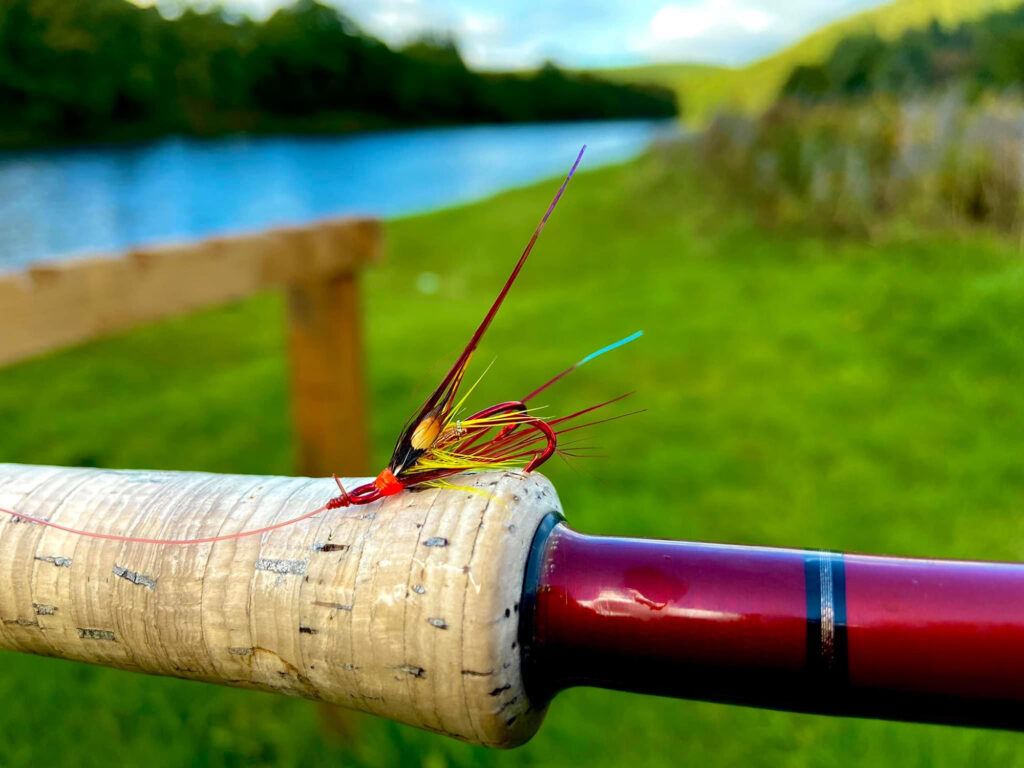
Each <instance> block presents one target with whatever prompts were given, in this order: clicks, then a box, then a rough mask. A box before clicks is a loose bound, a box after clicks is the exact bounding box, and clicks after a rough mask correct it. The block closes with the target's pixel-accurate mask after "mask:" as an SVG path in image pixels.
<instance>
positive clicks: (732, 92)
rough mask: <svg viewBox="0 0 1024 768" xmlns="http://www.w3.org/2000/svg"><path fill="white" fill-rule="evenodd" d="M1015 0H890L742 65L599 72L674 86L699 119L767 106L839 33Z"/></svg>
mask: <svg viewBox="0 0 1024 768" xmlns="http://www.w3.org/2000/svg"><path fill="white" fill-rule="evenodd" d="M1020 4H1021V0H973V1H972V2H964V1H963V0H892V2H889V3H886V4H884V5H881V6H879V7H877V8H872V9H871V10H868V11H864V12H862V13H858V14H855V15H853V16H850V17H849V18H846V19H842V20H841V21H837V22H834V23H832V24H828V25H826V26H824V27H822V28H821V29H818V30H815V31H814V32H812V33H811V34H810V35H808V36H807V37H805V38H803V39H802V40H800V41H799V42H797V43H794V44H793V45H791V46H789V47H788V48H784V49H783V50H781V51H779V52H778V53H774V54H772V55H771V56H766V57H765V58H763V59H759V60H758V61H755V62H753V63H752V64H748V65H747V66H745V67H714V66H706V65H696V64H654V65H651V66H646V67H630V68H624V69H618V70H607V71H602V74H606V75H611V76H613V77H615V78H617V79H621V80H626V81H633V82H655V83H659V84H661V85H665V86H668V87H670V88H674V89H675V90H676V93H677V94H678V96H679V100H680V104H682V106H683V111H684V117H685V119H686V120H687V122H690V123H693V124H695V125H700V124H703V123H705V122H707V120H708V119H710V118H711V117H713V116H714V114H715V113H716V112H717V111H719V110H722V109H726V108H729V109H738V110H741V111H745V112H756V111H759V110H761V109H763V108H764V107H766V106H768V105H769V104H771V102H772V101H773V100H774V99H775V96H776V94H777V93H778V92H779V89H780V88H781V87H782V84H783V83H784V82H785V81H786V78H787V77H789V74H790V72H792V71H793V68H794V67H796V66H797V65H799V64H817V63H819V62H820V61H823V60H824V59H825V58H827V57H828V55H829V54H830V53H832V50H833V49H834V48H835V47H836V43H838V42H839V41H840V40H841V39H843V38H844V37H848V36H850V35H855V34H861V33H865V32H872V31H873V32H877V33H878V34H879V35H881V36H882V37H884V38H887V39H891V38H895V37H898V36H899V35H901V34H902V33H903V32H905V31H906V30H908V29H914V28H920V27H924V26H925V25H927V24H928V23H929V22H931V21H932V20H933V19H935V20H937V21H938V22H939V23H941V24H943V25H946V26H952V25H955V24H958V23H960V22H963V21H969V20H971V19H976V18H979V17H981V16H984V15H986V14H989V13H994V12H996V11H1001V10H1006V9H1008V8H1016V7H1017V6H1019V5H1020Z"/></svg>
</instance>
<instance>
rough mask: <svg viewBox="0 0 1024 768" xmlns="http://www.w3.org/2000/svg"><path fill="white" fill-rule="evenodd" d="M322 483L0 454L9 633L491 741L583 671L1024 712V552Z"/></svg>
mask: <svg viewBox="0 0 1024 768" xmlns="http://www.w3.org/2000/svg"><path fill="white" fill-rule="evenodd" d="M341 482H342V485H343V486H344V487H345V488H348V489H352V488H355V487H358V486H359V485H360V484H361V483H363V482H365V481H364V480H342V481H341ZM460 482H461V481H460ZM332 487H334V481H333V480H331V479H329V478H328V479H309V478H288V477H265V476H245V475H210V474H205V473H191V472H146V471H114V470H99V469H79V468H74V469H72V468H59V467H36V466H24V465H16V464H0V507H4V508H9V509H18V510H22V511H23V512H24V513H25V515H26V516H28V517H23V518H21V517H10V518H9V519H7V520H5V521H3V522H2V523H0V648H6V649H10V650H15V651H22V652H28V653H39V654H44V655H48V656H58V657H63V658H68V659H76V660H79V661H87V662H92V663H98V664H103V665H106V666H112V667H118V668H123V669H130V670H134V671H139V672H146V673H151V674H161V675H172V676H175V677H183V678H189V679H195V680H204V681H207V682H213V683H220V684H226V685H233V686H242V687H247V688H256V689H260V690H269V691H275V692H281V693H286V694H290V695H298V696H303V697H306V698H310V699H315V700H319V701H326V702H332V703H337V704H342V705H344V706H347V707H351V708H354V709H358V710H362V711H366V712H371V713H373V714H377V715H380V716H383V717H388V718H391V719H393V720H397V721H400V722H403V723H408V724H410V725H414V726H418V727H420V728H425V729H427V730H430V731H434V732H437V733H442V734H445V735H448V736H451V737H454V738H458V739H461V740H463V741H468V742H472V743H476V744H482V745H487V746H492V747H512V746H516V745H518V744H522V743H523V742H525V741H526V740H528V739H529V738H530V737H531V736H532V735H533V734H534V733H535V732H536V731H537V729H538V728H539V727H540V725H541V721H542V719H543V716H544V713H545V711H546V710H547V708H548V706H549V704H550V705H551V706H557V694H558V693H559V692H560V691H562V690H565V689H566V688H569V687H572V686H579V685H587V686H597V687H603V688H614V689H619V690H626V691H635V692H638V693H647V694H657V695H663V696H675V697H681V698H696V699H704V700H708V701H720V702H728V703H733V704H743V705H749V706H757V707H768V708H774V709H786V710H795V711H801V712H816V713H823V714H830V715H853V716H859V717H872V718H888V719H898V720H914V721H924V722H939V723H950V724H959V725H972V726H987V727H994V728H1008V729H1021V728H1022V727H1024V709H1022V701H1024V653H1021V649H1022V648H1024V565H1020V564H1012V563H982V562H963V561H952V560H921V559H908V558H896V557H875V556H866V555H849V554H846V555H844V554H840V553H836V552H821V551H804V550H796V549H773V548H764V547H747V546H730V545H724V544H706V543H690V542H678V541H659V540H650V539H630V538H616V537H603V536H592V535H586V534H582V533H578V532H576V531H573V530H572V529H571V528H570V527H569V526H568V525H567V523H566V522H565V521H564V520H563V517H562V508H561V505H560V503H559V500H558V497H557V494H556V493H555V490H554V488H553V487H552V485H551V484H550V483H549V482H548V481H547V480H546V479H545V478H544V477H542V476H541V475H539V474H536V473H531V474H524V473H521V472H508V471H506V472H484V473H480V474H476V475H470V476H468V477H467V479H466V480H465V483H464V487H462V488H458V489H452V488H434V487H423V488H421V489H409V490H407V491H405V492H404V493H401V494H396V495H393V496H388V497H387V498H384V499H382V500H380V501H379V502H377V503H375V504H374V505H373V506H358V505H357V506H352V507H349V508H340V509H321V510H320V511H319V512H318V513H317V514H315V515H312V516H304V517H303V513H304V512H305V511H307V510H309V509H311V508H315V507H316V505H317V504H318V503H320V502H322V500H323V499H324V498H325V494H329V493H330V492H331V488H332ZM29 517H33V518H39V519H45V520H47V521H48V522H50V523H57V524H58V525H64V526H66V527H69V528H88V529H90V530H93V531H96V532H100V533H102V532H104V531H118V532H123V533H125V534H128V535H130V536H132V537H135V538H137V539H142V540H143V541H129V542H125V541H117V540H111V539H103V538H96V537H82V536H79V535H77V534H75V533H70V532H68V531H66V530H60V529H58V528H55V527H53V526H51V525H43V524H40V523H37V522H33V521H32V520H30V519H29ZM296 517H302V519H300V520H299V521H297V522H294V523H292V524H290V525H287V526H283V527H275V526H277V524H278V523H280V522H282V521H289V520H292V519H293V518H296ZM262 528H266V529H268V530H267V532H266V533H264V534H262V535H258V536H256V535H253V536H245V537H241V538H228V539H224V540H219V541H213V542H207V543H201V544H190V545H188V546H176V545H170V544H151V543H145V540H148V539H159V538H166V537H167V536H168V535H170V534H171V533H172V532H184V533H187V534H188V536H189V538H192V539H201V538H204V537H206V538H216V537H223V536H225V535H229V534H231V533H233V532H236V531H247V530H254V529H262Z"/></svg>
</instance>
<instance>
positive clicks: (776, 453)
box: [0, 154, 1024, 768]
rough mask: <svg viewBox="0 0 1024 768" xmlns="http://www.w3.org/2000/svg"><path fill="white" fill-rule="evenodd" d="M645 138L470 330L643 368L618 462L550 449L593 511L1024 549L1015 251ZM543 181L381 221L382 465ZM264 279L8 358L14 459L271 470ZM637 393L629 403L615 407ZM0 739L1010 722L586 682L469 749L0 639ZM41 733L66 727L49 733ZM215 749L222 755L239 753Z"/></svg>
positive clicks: (524, 351)
mask: <svg viewBox="0 0 1024 768" xmlns="http://www.w3.org/2000/svg"><path fill="white" fill-rule="evenodd" d="M673 163H674V164H673V165H666V161H665V159H664V158H663V157H661V156H660V155H658V154H648V155H646V156H645V157H643V158H641V159H640V160H638V161H635V162H632V163H629V164H626V165H622V166H616V167H609V168H605V169H602V170H598V171H586V170H585V171H584V172H582V173H581V174H580V175H579V176H578V177H577V178H576V179H574V181H573V182H572V185H571V186H570V188H569V189H568V191H567V192H566V195H565V198H564V199H563V201H562V202H561V203H560V205H559V208H558V209H557V210H556V212H555V214H554V215H553V217H552V219H551V221H550V223H549V225H548V227H547V228H546V229H545V231H544V234H543V236H542V238H541V240H540V241H539V242H538V245H537V248H536V250H535V252H534V255H533V257H532V260H531V262H530V263H529V264H528V265H527V267H526V269H525V270H524V273H523V275H522V279H521V282H520V284H518V285H517V286H516V287H515V289H514V290H513V292H512V294H511V295H510V296H509V299H508V301H507V303H506V306H505V307H504V308H503V310H502V313H501V315H500V316H499V317H498V319H497V320H496V322H495V325H494V327H493V328H492V329H491V331H490V333H489V335H488V338H487V339H486V342H485V344H484V345H483V347H482V348H481V354H480V355H479V356H478V364H477V365H476V366H474V370H476V371H480V370H482V369H483V367H484V366H485V365H486V363H487V362H489V361H490V360H491V359H492V358H494V357H496V358H497V359H496V362H495V365H494V367H493V368H492V369H491V372H490V373H489V374H488V376H487V377H485V379H484V380H483V382H482V383H481V384H480V387H479V388H478V390H477V392H475V393H474V396H473V401H474V402H476V403H486V402H490V401H496V400H499V399H505V398H507V397H508V396H515V395H519V394H522V393H524V392H527V391H530V389H532V388H533V386H535V385H536V384H537V383H539V382H541V381H544V380H546V379H547V378H548V377H550V376H551V375H552V374H553V373H555V372H557V371H559V370H562V369H563V368H565V367H566V366H567V365H568V364H570V363H571V362H573V361H575V360H578V359H580V358H581V357H583V356H584V355H585V354H587V353H588V352H590V351H592V350H593V349H596V348H598V347H600V346H603V345H604V344H606V343H608V342H610V341H613V340H615V339H618V338H621V337H622V336H625V335H627V334H628V333H631V332H633V331H634V330H637V329H641V328H642V329H643V330H644V331H645V333H646V335H645V337H644V338H643V340H641V341H639V342H636V343H634V344H631V345H628V346H627V347H625V348H623V349H622V350H617V351H616V352H614V353H613V354H609V355H605V356H602V357H601V358H599V359H598V360H595V361H594V362H593V363H590V364H588V365H587V366H586V367H584V368H583V369H581V370H579V371H577V372H575V373H573V374H572V377H570V378H567V379H566V380H564V381H563V382H561V383H560V384H559V385H558V386H557V387H555V388H552V390H550V392H549V397H548V399H547V400H546V401H545V402H546V403H547V404H549V405H550V407H551V410H552V412H559V413H560V412H565V411H568V410H570V409H575V408H578V407H584V406H586V405H589V404H591V403H594V402H597V401H599V400H602V399H606V398H608V397H611V396H615V395H617V394H620V393H622V392H626V391H631V390H636V394H635V395H634V396H633V397H632V398H631V399H632V403H630V404H629V406H628V408H634V407H639V408H646V409H647V412H646V413H644V414H641V415H639V416H634V417H630V418H628V419H625V420H623V421H620V422H612V423H609V424H605V425H601V426H599V427H597V428H596V429H595V430H594V431H593V432H592V433H591V436H590V438H589V439H588V443H590V444H593V445H598V446H601V447H602V450H601V451H599V452H600V453H602V454H605V455H606V456H607V458H605V459H599V460H594V461H591V462H587V463H582V464H580V465H579V467H578V469H579V472H578V473H576V472H573V471H572V470H570V469H568V468H566V467H564V466H562V465H561V463H560V462H557V461H553V462H551V463H549V464H548V465H547V466H546V467H545V473H546V474H549V475H550V476H551V477H552V478H553V479H554V481H555V482H556V485H557V487H558V489H559V494H560V496H561V498H562V502H563V505H564V507H565V509H566V513H567V515H568V517H569V520H570V522H571V523H572V524H573V526H574V527H576V528H579V529H581V530H584V531H588V532H601V533H609V534H630V535H641V536H663V537H669V538H685V539H693V540H706V541H726V542H737V543H756V544H765V545H779V546H787V545H788V546H803V547H822V548H829V549H845V550H857V551H874V552H883V553H893V554H902V555H926V556H949V557H974V558H991V559H1015V560H1019V559H1021V558H1022V557H1024V551H1022V545H1021V541H1024V538H1022V533H1024V530H1022V525H1024V523H1022V522H1021V515H1020V510H1021V509H1022V508H1024V472H1022V471H1021V469H1020V466H1019V455H1018V453H1019V452H1018V451H1017V447H1016V446H1017V445H1018V442H1019V436H1020V434H1022V432H1024V403H1022V401H1021V399H1020V397H1019V382H1020V380H1021V376H1022V374H1024V345H1022V342H1021V339H1024V299H1022V298H1021V296H1022V292H1021V290H1020V284H1021V268H1020V259H1019V253H1018V247H1017V244H1016V243H1015V242H1008V241H1006V240H1003V239H1000V238H998V237H995V236H990V235H986V234H978V233H974V234H957V233H956V232H948V231H947V232H944V233H932V232H929V231H925V230H912V231H911V230H903V231H901V232H900V233H898V234H893V235H891V236H887V237H885V238H883V239H880V240H878V241H875V242H865V241H860V240H854V239H846V240H838V241H837V240H833V239H828V238H826V237H824V236H820V235H814V236H801V235H799V234H795V233H794V232H793V231H792V230H787V231H781V230H780V231H774V232H764V231H762V230H761V229H759V228H758V226H757V224H756V216H755V214H754V213H753V212H751V211H750V210H747V209H745V208H744V207H743V206H742V205H740V204H738V203H729V202H727V201H725V200H723V199H721V198H719V197H717V196H715V195H711V194H709V193H708V191H707V189H706V188H704V187H702V186H701V185H700V184H699V183H698V182H696V181H695V178H694V177H693V176H691V175H689V173H687V171H686V169H685V168H684V167H681V166H680V165H679V164H678V161H673ZM556 186H557V182H556V181H553V180H549V181H546V182H544V183H542V184H538V185H533V186H530V187H528V188H525V189H516V190H512V191H509V192H505V193H502V194H500V195H498V196H496V197H494V198H492V199H489V200H486V201H483V202H480V203H477V204H474V205H471V206H465V207H460V208H454V209H450V210H446V211H441V212H436V213H431V214H426V215H421V216H414V217H408V218H403V219H398V220H393V221H389V222H388V224H387V226H386V238H387V251H388V252H387V256H386V260H385V261H384V263H383V264H381V265H380V267H379V268H375V269H374V270H373V271H372V272H371V273H369V274H368V275H367V276H366V279H365V283H364V285H365V294H364V295H365V313H366V334H367V337H366V338H367V356H368V363H369V365H368V371H369V389H370V393H371V401H372V408H373V410H372V437H373V444H374V449H375V457H376V460H377V461H378V463H382V462H383V461H385V460H386V456H387V454H388V453H389V449H390V447H391V445H392V444H393V440H394V437H395V433H396V430H397V429H398V428H399V427H400V425H401V424H402V423H403V422H404V420H405V418H406V417H407V415H408V412H409V411H410V410H411V409H412V408H413V407H414V406H415V405H416V404H417V395H420V394H422V392H423V391H424V389H425V388H429V385H430V383H431V382H432V381H433V380H434V378H436V377H437V376H438V375H440V374H442V373H443V372H444V370H445V368H446V365H447V363H449V362H450V359H451V358H452V357H453V355H454V354H456V353H457V351H458V349H459V348H460V347H461V345H462V344H463V343H464V342H465V340H466V337H467V336H468V334H469V333H470V331H471V329H472V328H473V327H474V325H475V323H476V321H477V320H478V319H479V317H480V314H481V313H482V312H483V311H484V310H485V309H486V306H487V305H488V303H489V301H490V299H491V298H492V297H493V295H494V293H495V291H496V290H497V289H498V287H500V284H501V282H502V280H503V279H504V277H505V275H506V274H507V271H508V269H509V268H510V267H511V264H512V263H513V262H514V260H515V258H516V257H517V256H518V253H519V251H520V248H521V247H522V245H523V244H524V243H525V241H526V240H527V238H528V237H529V234H530V232H531V231H532V229H533V226H534V225H535V223H536V221H537V219H538V218H539V216H540V215H541V213H542V212H543V210H544V207H545V206H546V205H547V202H548V200H549V199H550V196H551V194H552V192H553V191H554V188H555V187H556ZM283 341H284V340H283V323H282V306H281V301H280V299H279V298H278V297H276V296H262V297H257V298H254V299H252V300H249V301H245V302H241V303H239V304H236V305H232V306H229V307H225V308H222V309H218V310H214V311H210V312H204V313H200V314H197V315H194V316H191V317H187V318H181V319H177V320H173V321H170V322H167V323H162V324H160V325H157V326H154V327H150V328H145V329H141V330H139V331H137V332H134V333H130V334H127V335H125V336H122V337H119V338H116V339H110V340H105V341H101V342H96V343H93V344H89V345H86V346H84V347H81V348H78V349H75V350H70V351H68V352H64V353H61V354H58V355H54V356H51V357H47V358H44V359H40V360H36V361H32V362H29V363H25V364H22V365H19V366H16V367H13V368H8V369H3V370H0V423H2V424H3V425H4V427H5V429H4V430H3V431H0V456H2V457H3V459H4V460H6V461H20V462H29V463H55V464H92V465H99V466H113V467H153V468H180V469H203V470H210V471H217V472H273V473H287V472H289V471H290V469H291V466H292V465H291V461H292V456H291V451H292V448H291V438H290V429H289V416H288V413H287V408H288V398H287V391H286V381H285V364H284V358H283ZM626 409H627V407H624V408H623V410H626ZM0 695H3V696H5V697H6V698H7V700H8V701H17V702H21V703H20V704H19V705H18V706H12V707H10V708H9V709H8V711H7V714H6V715H5V717H4V718H3V720H2V722H0V763H2V764H26V763H30V762H35V763H45V764H48V765H54V766H63V765H67V766H71V765H75V766H83V765H100V764H104V765H109V764H131V763H133V762H136V761H137V760H138V756H139V755H147V761H148V763H149V765H151V766H152V767H153V768H159V767H160V766H171V765H181V764H196V765H209V766H221V765H275V766H300V765H303V766H305V765H311V764H321V763H327V762H333V763H341V764H346V765H357V766H385V765H396V764H408V765H427V766H442V765H453V766H481V765H508V766H512V765H523V764H526V765H562V764H586V765H595V766H618V765H622V764H635V765H645V766H669V765H677V764H678V763H679V759H680V755H685V756H686V761H687V762H693V763H695V764H709V765H719V764H726V765H739V764H745V765H751V766H774V765H779V764H786V765H795V766H815V765H823V764H829V765H852V764H862V763H866V762H881V761H885V762H895V761H897V760H898V761H900V762H901V764H907V765H910V766H926V765H927V766H959V765H963V764H966V763H968V762H971V763H975V764H986V765H987V764H999V765H1003V766H1017V765H1024V750H1021V745H1022V741H1021V738H1022V737H1021V736H1019V735H1016V734H1009V733H1001V732H989V731H977V730H957V729H951V728H944V727H938V726H915V725H902V724H892V723H875V722H866V721H857V720H832V719H828V718H822V717H810V716H800V715H791V714H783V713H773V712H760V711H755V710H745V709H740V708H733V707H725V706H719V705H710V704H702V703H693V702H679V701H672V700H668V699H658V698H642V697H636V696H629V695H627V694H618V693H610V692H602V691H594V690H575V691H570V692H569V693H567V694H564V695H562V696H560V697H559V698H558V699H557V700H556V701H555V702H554V703H553V705H552V707H551V712H550V714H549V716H548V719H547V722H546V723H545V725H544V727H542V729H541V731H540V733H539V735H538V737H537V738H536V739H535V740H534V741H533V742H531V743H530V744H528V745H527V746H526V747H524V748H522V749H520V750H516V751H514V752H508V753H499V752H486V751H483V750H480V749H476V748H472V747H468V746H465V745H461V744H458V743H454V742H450V741H447V740H445V739H443V738H442V737H439V736H433V735H430V734H427V733H423V732H419V731H415V730H412V729H408V728H405V727H401V726H396V725H393V724H390V723H386V722H384V721H381V720H377V719H372V718H360V719H359V720H357V721H355V724H354V725H353V724H352V723H350V724H349V727H352V728H354V729H355V730H354V731H353V732H351V733H347V734H343V735H339V736H338V737H337V738H331V737H328V736H326V735H324V733H323V732H322V731H321V729H320V727H319V726H318V723H317V720H316V717H315V714H314V709H313V707H312V705H309V704H308V703H306V702H302V701H296V700H291V699H285V698H279V697H273V696H270V695H267V694H261V693H254V692H248V691H235V690H225V689H218V688H212V687H203V686H200V685H198V684H192V683H185V682H181V681H175V680H165V679H159V678H149V677H144V676H133V675H129V674H123V673H117V672H113V671H110V670H102V669H95V668H90V667H82V666H77V665H74V664H68V663H63V662H55V661H52V660H48V659H35V658H30V657H20V656H15V655H12V654H0ZM44 729H45V732H47V733H50V734H60V739H61V742H62V743H65V744H67V745H68V746H67V748H62V749H55V748H54V747H53V745H52V744H50V743H48V742H46V741H42V740H40V739H38V738H37V737H36V736H34V735H33V734H36V733H38V732H40V731H42V730H44ZM228 755H230V756H231V757H228Z"/></svg>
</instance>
